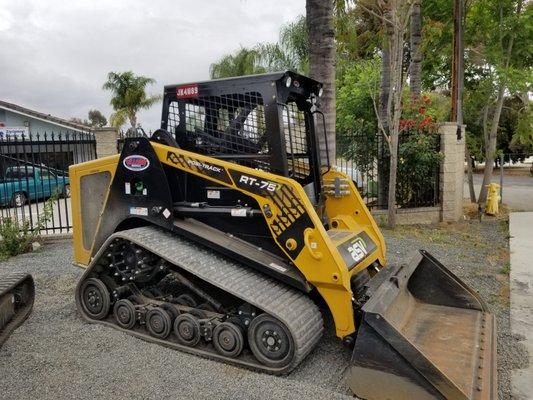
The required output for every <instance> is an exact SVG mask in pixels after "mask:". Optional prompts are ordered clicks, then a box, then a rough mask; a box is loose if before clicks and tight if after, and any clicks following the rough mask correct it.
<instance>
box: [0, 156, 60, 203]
mask: <svg viewBox="0 0 533 400" xmlns="http://www.w3.org/2000/svg"><path fill="white" fill-rule="evenodd" d="M55 194H59V195H60V196H63V197H70V181H69V178H68V176H67V175H65V174H61V173H58V172H57V171H56V170H51V169H49V168H46V167H37V166H28V165H21V166H14V167H9V168H7V169H6V170H5V173H4V178H3V180H2V181H0V205H2V206H11V207H22V206H23V205H24V204H26V203H27V202H28V201H31V200H44V199H47V198H49V197H50V196H52V195H55Z"/></svg>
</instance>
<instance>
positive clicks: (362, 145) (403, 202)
mask: <svg viewBox="0 0 533 400" xmlns="http://www.w3.org/2000/svg"><path fill="white" fill-rule="evenodd" d="M337 154H338V157H337V160H336V165H337V169H338V170H340V171H342V172H344V173H346V174H348V175H349V176H350V177H351V178H352V180H353V181H354V183H355V184H356V186H357V188H358V189H359V193H360V194H361V196H362V198H363V200H364V201H365V203H366V205H367V207H368V208H369V209H371V210H372V209H373V210H376V209H386V208H387V198H388V190H389V163H390V156H389V151H388V144H387V142H386V141H385V140H384V138H383V135H382V134H380V133H374V132H368V131H367V132H365V131H364V130H357V131H355V132H352V133H349V134H345V133H340V134H337ZM441 159H442V155H441V153H440V137H439V135H438V134H437V133H421V132H416V131H404V132H401V133H400V137H399V149H398V172H397V184H396V203H397V205H398V207H399V208H415V207H432V206H436V205H438V204H439V203H440V193H439V179H440V160H441Z"/></svg>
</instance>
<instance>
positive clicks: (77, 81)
mask: <svg viewBox="0 0 533 400" xmlns="http://www.w3.org/2000/svg"><path fill="white" fill-rule="evenodd" d="M301 14H305V0H269V1H262V0H148V1H147V0H0V99H1V100H5V101H9V102H12V103H16V104H19V105H21V106H25V107H28V108H32V109H35V110H37V111H41V112H45V113H50V114H52V115H54V116H58V117H63V118H71V117H78V118H86V117H87V111H88V110H89V109H91V108H97V109H99V110H101V111H102V112H103V113H104V114H105V116H106V117H107V118H109V115H110V113H111V112H112V110H111V107H110V106H109V97H110V96H109V93H108V92H104V91H103V90H102V84H103V83H104V81H105V79H106V75H107V73H108V72H109V71H127V70H132V71H134V72H135V73H137V74H142V75H146V76H149V77H152V78H154V79H155V80H156V81H157V83H156V84H155V85H153V86H152V87H150V88H149V91H150V92H151V93H154V94H156V93H162V91H163V86H164V85H167V84H171V83H180V82H190V81H197V80H205V79H208V78H209V65H210V64H211V63H212V62H213V61H215V60H217V59H218V58H219V57H220V56H222V55H223V54H226V53H228V52H232V51H233V50H235V49H237V48H238V47H239V45H242V46H252V45H254V44H256V43H258V42H265V41H276V40H277V39H278V32H279V28H280V26H281V25H282V24H284V23H286V22H289V21H292V20H294V19H296V17H297V16H298V15H301ZM160 113H161V110H160V105H156V106H154V107H152V108H151V109H150V110H149V111H145V112H142V113H141V114H140V116H139V117H140V118H139V119H140V122H141V124H142V126H143V127H144V128H145V129H146V130H150V129H152V130H154V129H156V128H158V127H159V119H160Z"/></svg>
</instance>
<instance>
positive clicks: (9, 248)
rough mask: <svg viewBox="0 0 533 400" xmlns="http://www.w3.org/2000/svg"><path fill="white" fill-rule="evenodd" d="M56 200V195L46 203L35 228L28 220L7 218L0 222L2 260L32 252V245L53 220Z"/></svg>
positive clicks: (0, 253)
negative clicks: (53, 208)
mask: <svg viewBox="0 0 533 400" xmlns="http://www.w3.org/2000/svg"><path fill="white" fill-rule="evenodd" d="M56 200H57V195H54V196H52V197H50V198H49V199H48V200H47V201H46V202H45V203H44V207H43V212H42V214H41V215H39V218H38V220H37V223H36V224H35V227H33V228H32V227H31V224H30V221H29V220H28V219H22V220H19V219H16V218H11V217H6V218H2V219H1V220H0V259H1V260H5V259H7V258H9V257H13V256H16V255H17V254H21V253H25V252H27V251H29V250H30V248H31V244H32V243H33V242H35V241H36V240H37V239H38V238H39V236H40V231H41V229H43V228H44V227H45V226H46V223H47V222H48V221H50V219H51V218H52V207H53V205H54V203H55V202H56Z"/></svg>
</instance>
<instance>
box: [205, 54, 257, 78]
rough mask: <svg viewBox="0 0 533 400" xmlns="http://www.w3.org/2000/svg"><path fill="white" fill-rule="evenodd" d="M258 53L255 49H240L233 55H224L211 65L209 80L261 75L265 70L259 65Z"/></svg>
mask: <svg viewBox="0 0 533 400" xmlns="http://www.w3.org/2000/svg"><path fill="white" fill-rule="evenodd" d="M260 59H261V57H260V52H259V51H258V50H256V49H248V48H246V47H241V48H240V49H239V50H237V51H236V52H235V53H233V54H226V55H224V56H222V58H221V59H220V60H218V61H217V62H215V63H213V64H211V67H210V68H209V74H210V75H211V79H219V78H228V77H231V76H242V75H253V74H262V73H265V72H267V70H266V69H265V68H264V67H263V66H262V65H260Z"/></svg>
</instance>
